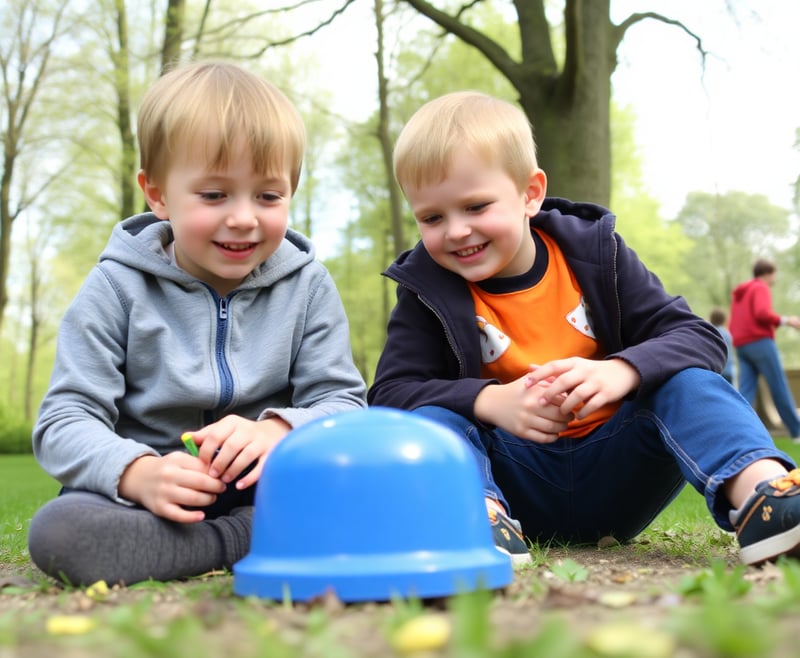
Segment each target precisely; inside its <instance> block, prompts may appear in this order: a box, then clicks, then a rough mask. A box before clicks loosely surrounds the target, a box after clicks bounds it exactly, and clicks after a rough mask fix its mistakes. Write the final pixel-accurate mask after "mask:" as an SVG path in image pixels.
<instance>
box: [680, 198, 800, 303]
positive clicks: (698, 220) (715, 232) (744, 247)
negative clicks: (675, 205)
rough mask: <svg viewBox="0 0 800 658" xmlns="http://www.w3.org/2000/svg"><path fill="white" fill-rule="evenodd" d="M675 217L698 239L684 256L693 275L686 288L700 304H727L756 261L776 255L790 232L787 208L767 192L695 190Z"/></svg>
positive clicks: (693, 238)
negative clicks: (689, 284) (773, 200)
mask: <svg viewBox="0 0 800 658" xmlns="http://www.w3.org/2000/svg"><path fill="white" fill-rule="evenodd" d="M677 220H678V222H679V223H680V225H681V227H682V228H683V231H684V233H685V234H686V235H687V236H689V237H690V238H691V239H692V240H693V241H694V248H693V249H692V250H691V251H690V252H689V253H688V254H687V257H686V261H685V269H686V271H687V272H688V273H689V274H690V276H691V280H692V288H691V289H690V290H687V291H686V293H687V297H690V298H692V299H694V300H696V303H697V304H698V305H700V304H703V305H714V306H727V305H728V303H729V302H730V296H731V291H732V290H733V288H734V286H735V285H736V284H737V283H738V282H739V281H742V280H744V279H746V278H749V275H750V268H751V266H752V263H753V261H754V260H755V259H756V258H760V257H772V258H776V259H777V256H778V255H779V254H780V253H781V252H782V251H784V250H785V248H786V244H787V240H788V239H789V238H790V237H791V236H790V224H789V212H788V211H787V210H786V209H784V208H780V207H778V206H775V205H774V204H772V203H770V201H769V200H768V199H767V197H766V196H764V195H763V194H747V193H745V192H727V193H725V194H709V193H707V192H692V193H690V194H689V195H688V196H687V197H686V203H685V204H684V206H683V208H682V209H681V211H680V213H679V214H678V217H677Z"/></svg>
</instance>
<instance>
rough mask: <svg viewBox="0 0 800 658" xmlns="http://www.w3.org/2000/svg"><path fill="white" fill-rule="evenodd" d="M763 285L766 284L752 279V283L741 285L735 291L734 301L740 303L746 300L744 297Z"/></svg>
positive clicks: (747, 282)
mask: <svg viewBox="0 0 800 658" xmlns="http://www.w3.org/2000/svg"><path fill="white" fill-rule="evenodd" d="M763 285H764V284H763V283H762V282H761V281H759V280H758V279H750V281H745V282H744V283H740V284H739V285H738V286H736V287H735V288H734V289H733V300H734V301H735V302H739V301H741V300H742V299H744V296H745V295H746V294H747V293H748V292H749V291H750V290H752V289H753V288H754V287H756V286H763Z"/></svg>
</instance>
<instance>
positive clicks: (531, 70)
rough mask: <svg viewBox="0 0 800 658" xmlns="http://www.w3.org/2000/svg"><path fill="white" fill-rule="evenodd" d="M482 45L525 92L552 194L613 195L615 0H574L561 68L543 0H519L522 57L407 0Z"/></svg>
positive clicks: (418, 0) (422, 1) (598, 198)
mask: <svg viewBox="0 0 800 658" xmlns="http://www.w3.org/2000/svg"><path fill="white" fill-rule="evenodd" d="M404 1H405V2H406V3H407V4H409V5H411V6H412V7H414V8H415V9H416V10H417V11H419V12H420V13H421V14H423V15H425V16H427V17H428V18H429V19H431V20H432V21H434V22H435V23H437V24H438V25H439V26H441V27H442V28H443V29H444V30H445V31H447V32H449V33H451V34H453V35H455V36H456V37H458V38H459V39H461V40H462V41H464V42H465V43H467V44H469V45H471V46H473V47H475V48H476V49H477V50H479V51H480V52H481V53H482V54H483V55H484V56H485V57H486V58H487V59H488V60H489V61H490V62H491V63H492V65H493V66H495V68H497V70H498V71H499V72H500V73H501V74H502V75H504V76H505V77H506V78H507V79H508V80H509V82H511V84H512V85H513V86H514V88H515V89H516V90H517V91H518V92H519V102H520V105H521V106H522V108H523V109H524V111H525V113H526V114H527V115H528V118H529V119H530V121H531V123H532V125H533V127H534V134H535V136H536V141H537V145H538V153H539V161H540V165H541V167H542V169H544V170H545V171H546V172H547V174H548V181H549V184H548V193H549V194H550V195H558V196H564V197H569V198H571V199H574V200H585V201H594V202H596V203H600V204H608V202H609V199H610V196H611V144H610V109H609V108H610V101H611V74H612V73H613V71H614V67H615V65H616V42H615V41H614V38H613V29H612V27H613V26H612V24H611V22H610V19H609V15H608V12H609V0H567V1H566V4H565V8H564V22H565V28H566V55H565V58H564V64H563V67H562V68H561V70H559V67H558V63H557V60H556V57H555V53H554V50H553V47H552V43H551V40H550V25H549V24H548V22H547V18H546V15H545V10H544V0H514V5H515V7H516V9H517V16H518V25H519V32H520V40H521V47H522V57H521V60H520V61H516V60H514V59H513V58H511V56H510V55H509V54H508V52H507V51H506V50H505V48H504V47H503V46H502V45H501V44H499V43H497V42H495V41H493V40H492V39H490V38H489V37H488V36H487V35H486V34H483V33H482V32H480V31H478V30H476V29H474V28H473V27H471V26H470V25H468V24H467V23H462V22H461V21H460V20H459V18H458V17H457V16H453V15H450V14H446V13H445V12H443V11H440V10H439V9H437V8H435V7H434V6H433V5H432V4H430V3H429V2H427V0H404Z"/></svg>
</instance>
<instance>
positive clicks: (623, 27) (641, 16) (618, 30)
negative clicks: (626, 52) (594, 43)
mask: <svg viewBox="0 0 800 658" xmlns="http://www.w3.org/2000/svg"><path fill="white" fill-rule="evenodd" d="M647 19H652V20H654V21H659V22H660V23H666V24H667V25H672V26H675V27H678V28H680V29H681V30H683V31H684V32H685V33H686V34H687V35H689V36H690V37H691V38H692V39H693V40H694V42H695V44H696V46H697V50H698V52H699V53H700V56H701V58H702V60H703V64H704V65H705V61H706V57H707V56H708V54H709V53H708V51H707V50H706V49H705V47H704V46H703V40H702V39H701V38H700V36H699V35H697V34H695V33H694V32H693V31H692V30H690V29H689V28H688V27H686V25H684V24H683V23H682V22H681V21H679V20H676V19H674V18H669V17H668V16H664V15H663V14H659V13H657V12H653V11H647V12H644V13H637V14H631V15H630V16H628V17H627V18H626V19H625V20H624V21H622V22H621V23H620V24H619V25H615V26H614V28H613V29H612V32H611V38H612V48H613V49H614V50H616V48H617V47H618V46H619V44H620V43H621V42H622V39H624V38H625V33H626V32H627V31H628V28H630V27H632V26H634V25H635V24H636V23H640V22H642V21H644V20H647Z"/></svg>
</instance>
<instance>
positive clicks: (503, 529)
mask: <svg viewBox="0 0 800 658" xmlns="http://www.w3.org/2000/svg"><path fill="white" fill-rule="evenodd" d="M486 509H487V511H488V512H489V523H490V524H491V526H492V535H493V536H494V543H495V546H497V550H499V551H502V552H503V553H506V554H507V555H508V556H509V557H511V562H512V564H514V565H521V564H528V563H530V562H531V561H532V560H531V553H530V551H529V550H528V545H527V544H526V543H525V537H523V536H522V532H521V528H520V525H519V521H515V520H514V519H509V518H508V517H507V516H506V515H505V514H503V513H502V512H500V511H498V510H497V509H495V508H494V507H492V506H487V508H486Z"/></svg>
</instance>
